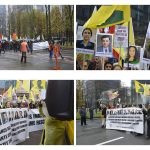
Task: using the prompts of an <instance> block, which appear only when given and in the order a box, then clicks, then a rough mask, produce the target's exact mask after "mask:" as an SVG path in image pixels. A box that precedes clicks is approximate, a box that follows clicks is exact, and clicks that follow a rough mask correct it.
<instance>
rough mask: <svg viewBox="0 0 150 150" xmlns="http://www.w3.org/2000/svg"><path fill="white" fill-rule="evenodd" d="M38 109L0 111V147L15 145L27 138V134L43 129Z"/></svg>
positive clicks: (42, 121) (42, 119) (42, 120)
mask: <svg viewBox="0 0 150 150" xmlns="http://www.w3.org/2000/svg"><path fill="white" fill-rule="evenodd" d="M43 124H44V118H41V116H40V114H39V111H38V109H32V110H29V111H28V109H27V108H21V109H20V108H8V109H0V145H10V144H12V145H15V144H18V143H21V142H23V141H25V140H26V139H27V138H29V132H33V131H38V130H42V129H43Z"/></svg>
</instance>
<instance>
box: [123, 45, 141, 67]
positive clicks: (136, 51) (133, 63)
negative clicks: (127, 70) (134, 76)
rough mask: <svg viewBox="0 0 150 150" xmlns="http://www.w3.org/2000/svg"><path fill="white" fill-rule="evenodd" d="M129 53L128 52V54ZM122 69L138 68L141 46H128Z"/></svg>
mask: <svg viewBox="0 0 150 150" xmlns="http://www.w3.org/2000/svg"><path fill="white" fill-rule="evenodd" d="M128 51H129V52H128ZM125 55H126V58H125V62H124V67H128V63H129V67H131V68H138V69H139V68H140V57H141V56H140V55H141V46H130V47H129V48H128V49H127V50H126V53H125Z"/></svg>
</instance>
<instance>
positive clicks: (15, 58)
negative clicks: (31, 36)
mask: <svg viewBox="0 0 150 150" xmlns="http://www.w3.org/2000/svg"><path fill="white" fill-rule="evenodd" d="M62 55H63V57H64V59H63V60H62V59H61V57H59V64H60V66H61V69H62V70H73V69H74V51H73V50H63V51H62ZM20 59H21V53H20V52H17V53H14V51H13V50H12V51H10V52H8V51H6V53H5V54H1V55H0V64H1V65H0V70H53V67H54V66H55V60H54V57H53V64H52V65H50V63H49V53H48V52H47V51H46V52H44V51H40V52H35V51H33V54H32V55H31V54H29V53H28V54H27V63H26V64H24V63H20Z"/></svg>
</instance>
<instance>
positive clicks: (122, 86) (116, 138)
mask: <svg viewBox="0 0 150 150" xmlns="http://www.w3.org/2000/svg"><path fill="white" fill-rule="evenodd" d="M76 93H77V110H76V121H77V145H86V144H98V145H103V144H107V143H112V144H113V142H114V145H133V144H135V145H137V144H139V145H142V144H145V145H149V139H150V81H149V80H128V79H125V80H77V90H76ZM88 139H90V140H89V141H88ZM87 141H88V142H87ZM104 141H106V142H104ZM97 142H99V143H100V144H99V143H97Z"/></svg>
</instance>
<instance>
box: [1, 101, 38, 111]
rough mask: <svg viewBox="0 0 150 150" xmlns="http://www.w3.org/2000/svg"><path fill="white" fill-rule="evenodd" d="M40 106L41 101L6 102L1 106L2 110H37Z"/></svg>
mask: <svg viewBox="0 0 150 150" xmlns="http://www.w3.org/2000/svg"><path fill="white" fill-rule="evenodd" d="M38 106H39V101H36V102H32V101H31V102H29V101H27V100H23V101H10V100H8V101H6V102H4V103H3V104H1V105H0V109H6V108H28V109H37V108H38Z"/></svg>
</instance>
